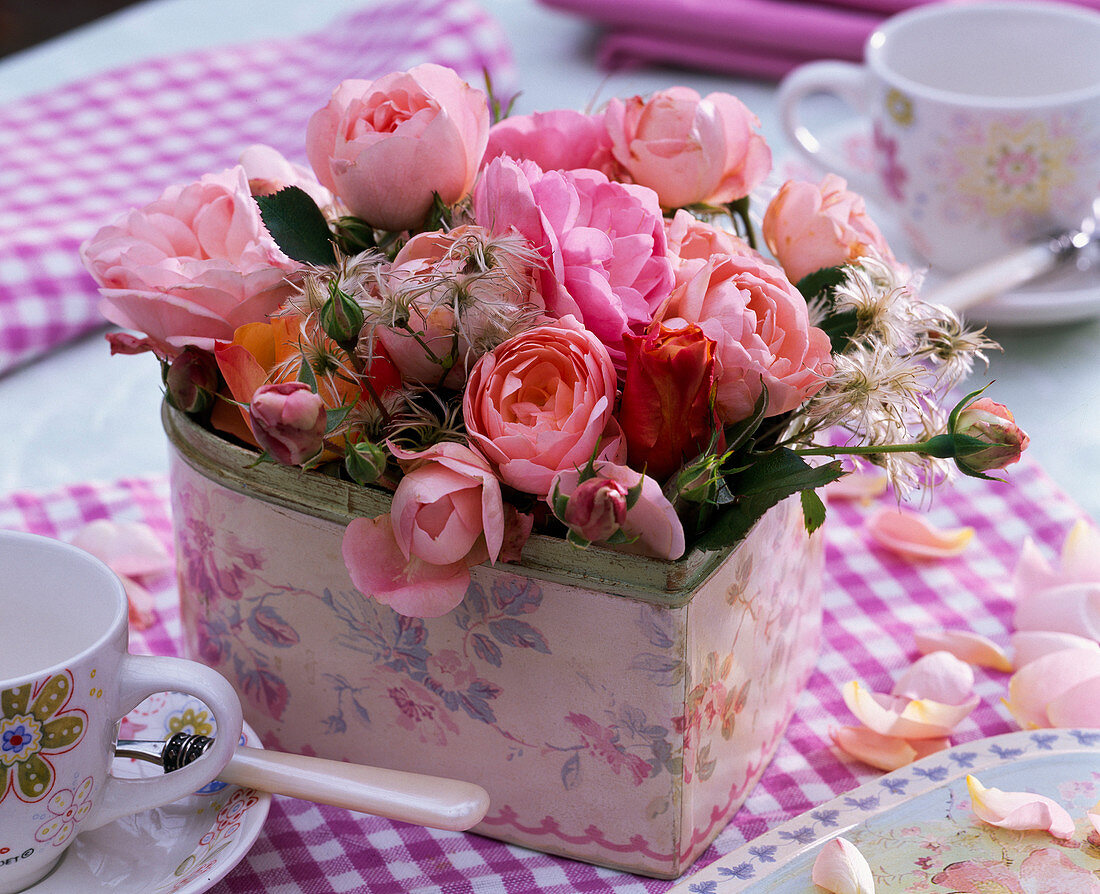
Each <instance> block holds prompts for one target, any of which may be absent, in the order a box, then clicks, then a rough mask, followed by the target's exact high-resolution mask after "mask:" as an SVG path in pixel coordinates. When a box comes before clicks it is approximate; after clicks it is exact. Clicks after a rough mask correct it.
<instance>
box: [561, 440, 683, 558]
mask: <svg viewBox="0 0 1100 894" xmlns="http://www.w3.org/2000/svg"><path fill="white" fill-rule="evenodd" d="M595 470H596V476H597V477H596V478H593V479H589V481H601V480H603V481H611V482H614V483H616V484H617V485H618V488H617V489H618V490H621V491H622V492H624V493H625V492H626V491H629V490H631V489H632V488H635V487H637V486H638V485H639V484H641V491H640V493H639V496H638V499H637V501H636V502H635V503H634V505H633V506H631V507H630V508H629V509H627V510H626V512H625V516H624V517H623V518H622V523H621V530H622V531H623V533H624V534H626V536H627V537H628V538H631V541H630V542H629V543H625V544H621V545H619V546H617V547H616V549H619V550H622V551H624V552H631V553H640V554H641V555H645V556H652V557H654V558H658V559H678V558H680V556H682V555H683V554H684V526H683V524H682V523H681V522H680V518H679V516H677V514H676V510H675V509H674V508H673V507H672V504H671V503H670V502H669V501H668V498H667V497H665V495H664V494H663V493H662V492H661V485H660V484H658V483H657V482H656V481H655V480H654V479H652V478H650V477H649V476H648V475H643V474H642V473H641V472H638V471H636V470H635V469H631V468H630V467H629V466H623V465H619V464H618V463H616V462H612V461H604V460H598V461H597V462H596V463H595ZM579 479H580V472H579V471H578V469H577V468H576V467H573V468H567V469H562V471H561V472H559V473H558V474H557V475H555V476H554V479H553V482H552V486H551V488H550V493H551V494H553V493H554V489H555V488H556V489H557V492H558V494H559V495H561V496H564V497H566V498H569V499H570V500H571V499H572V498H573V497H574V496H576V495H578V493H579V494H580V496H581V497H582V499H583V497H584V491H583V488H585V487H586V486H588V482H584V483H583V484H582V483H579ZM615 520H616V521H617V520H618V516H617V515H616V519H615Z"/></svg>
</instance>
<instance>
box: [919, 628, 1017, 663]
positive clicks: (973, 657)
mask: <svg viewBox="0 0 1100 894" xmlns="http://www.w3.org/2000/svg"><path fill="white" fill-rule="evenodd" d="M913 638H914V640H916V643H917V649H918V650H919V651H920V653H921V654H922V655H927V654H929V653H931V652H939V651H944V652H950V653H951V654H952V655H954V656H955V657H956V658H958V659H960V660H962V661H965V662H967V663H968V664H976V665H978V666H979V667H990V668H993V670H999V671H1005V672H1006V673H1007V672H1009V671H1011V670H1012V660H1011V659H1010V658H1009V657H1008V654H1007V653H1006V652H1005V650H1004V649H1002V648H1001V647H1000V646H998V645H997V644H996V643H995V642H993V640H991V639H989V637H986V636H982V635H981V634H980V633H974V632H973V631H970V630H936V631H929V632H917V633H915V634H914V636H913Z"/></svg>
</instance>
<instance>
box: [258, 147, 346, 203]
mask: <svg viewBox="0 0 1100 894" xmlns="http://www.w3.org/2000/svg"><path fill="white" fill-rule="evenodd" d="M237 164H239V165H240V166H241V167H242V168H244V172H245V175H246V176H247V177H248V188H249V190H251V192H252V195H254V196H269V195H272V194H273V193H277V192H278V191H279V190H280V189H285V188H286V187H288V186H297V187H298V188H299V189H301V190H302V191H303V192H305V193H307V194H308V195H309V197H310V198H311V199H313V201H315V202H316V203H317V206H318V207H319V208H322V209H324V208H326V207H329V206H331V205H333V203H334V202H335V201H336V199H335V197H334V196H333V195H332V193H331V192H329V190H327V189H325V187H323V186H322V185H321V183H320V181H319V180H318V179H317V177H316V175H315V174H314V173H313V171H311V170H310V169H309V168H307V167H304V166H303V165H299V164H294V163H293V162H291V161H288V160H287V159H286V158H285V157H284V156H283V154H282V153H281V152H280V151H279V150H278V149H275V148H274V147H272V146H266V145H264V144H263V143H254V144H253V145H251V146H249V147H248V148H247V149H245V150H244V151H243V152H242V153H241V154H240V155H239V156H237Z"/></svg>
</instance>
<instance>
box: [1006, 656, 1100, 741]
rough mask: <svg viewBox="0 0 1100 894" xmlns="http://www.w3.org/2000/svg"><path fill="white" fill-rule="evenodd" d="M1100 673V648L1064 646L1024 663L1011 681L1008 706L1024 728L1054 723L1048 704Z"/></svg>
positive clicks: (1007, 700)
mask: <svg viewBox="0 0 1100 894" xmlns="http://www.w3.org/2000/svg"><path fill="white" fill-rule="evenodd" d="M1095 677H1100V652H1096V651H1093V650H1091V649H1063V650H1062V651H1060V652H1051V653H1050V654H1048V655H1044V656H1043V657H1042V658H1037V659H1036V660H1035V661H1032V662H1030V663H1029V664H1026V665H1024V666H1023V667H1022V668H1020V669H1019V670H1018V671H1016V673H1014V674H1013V675H1012V678H1011V679H1010V680H1009V681H1008V698H1007V699H1005V706H1006V707H1007V708H1008V710H1009V711H1010V712H1012V716H1013V717H1014V718H1016V722H1017V723H1018V724H1020V726H1021V727H1022V728H1023V729H1037V728H1046V727H1049V726H1051V720H1050V717H1049V716H1048V714H1047V705H1048V704H1050V702H1051V701H1053V700H1055V699H1057V698H1059V697H1060V696H1062V695H1064V694H1065V693H1066V692H1067V691H1068V690H1070V689H1072V688H1073V687H1074V686H1076V685H1078V684H1079V683H1083V682H1085V681H1086V680H1090V679H1093V678H1095Z"/></svg>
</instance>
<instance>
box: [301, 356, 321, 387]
mask: <svg viewBox="0 0 1100 894" xmlns="http://www.w3.org/2000/svg"><path fill="white" fill-rule="evenodd" d="M298 381H299V382H304V383H305V384H306V385H308V386H309V390H310V391H312V392H313V393H314V394H316V393H317V375H316V374H315V373H314V372H313V367H312V366H310V365H309V363H308V362H306V361H305V360H304V359H303V361H302V363H301V365H300V366H299V367H298Z"/></svg>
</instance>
